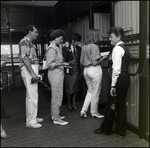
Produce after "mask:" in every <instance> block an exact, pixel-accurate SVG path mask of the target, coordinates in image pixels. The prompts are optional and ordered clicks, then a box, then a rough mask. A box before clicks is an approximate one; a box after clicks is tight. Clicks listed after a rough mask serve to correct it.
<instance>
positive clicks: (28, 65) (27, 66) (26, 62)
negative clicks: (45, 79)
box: [22, 56, 38, 80]
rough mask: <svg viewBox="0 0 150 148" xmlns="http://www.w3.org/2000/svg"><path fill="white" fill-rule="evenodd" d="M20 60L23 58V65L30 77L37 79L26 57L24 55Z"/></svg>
mask: <svg viewBox="0 0 150 148" xmlns="http://www.w3.org/2000/svg"><path fill="white" fill-rule="evenodd" d="M22 60H23V62H24V65H25V67H26V68H27V70H28V71H29V73H30V74H31V77H32V78H33V79H34V80H38V76H37V75H36V74H35V72H34V71H33V69H32V67H31V64H30V61H29V59H28V57H26V56H25V57H24V58H23V59H22Z"/></svg>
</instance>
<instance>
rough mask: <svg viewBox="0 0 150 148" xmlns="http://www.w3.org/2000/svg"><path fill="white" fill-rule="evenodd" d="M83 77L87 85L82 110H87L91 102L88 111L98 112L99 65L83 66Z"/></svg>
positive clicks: (100, 79) (100, 77)
mask: <svg viewBox="0 0 150 148" xmlns="http://www.w3.org/2000/svg"><path fill="white" fill-rule="evenodd" d="M84 78H85V81H86V84H87V87H88V90H87V94H86V97H85V100H84V104H83V107H82V110H84V111H87V110H88V108H89V105H90V103H91V110H90V113H91V114H93V113H98V102H99V95H100V91H101V85H102V69H101V66H100V65H98V66H89V67H85V68H84Z"/></svg>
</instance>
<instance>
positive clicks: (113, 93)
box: [110, 87, 116, 97]
mask: <svg viewBox="0 0 150 148" xmlns="http://www.w3.org/2000/svg"><path fill="white" fill-rule="evenodd" d="M110 94H111V96H113V97H115V96H116V88H115V87H111V89H110Z"/></svg>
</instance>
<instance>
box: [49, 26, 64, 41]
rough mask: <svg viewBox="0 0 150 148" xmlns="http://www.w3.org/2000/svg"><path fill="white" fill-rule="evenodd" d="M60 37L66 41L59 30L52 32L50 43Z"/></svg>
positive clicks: (62, 32)
mask: <svg viewBox="0 0 150 148" xmlns="http://www.w3.org/2000/svg"><path fill="white" fill-rule="evenodd" d="M60 36H62V37H63V39H64V40H65V39H66V33H65V32H64V31H63V30H61V29H56V30H53V31H52V32H51V34H50V41H52V40H55V39H56V38H57V37H60Z"/></svg>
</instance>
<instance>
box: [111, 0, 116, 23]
mask: <svg viewBox="0 0 150 148" xmlns="http://www.w3.org/2000/svg"><path fill="white" fill-rule="evenodd" d="M114 25H115V13H114V2H113V1H111V26H114Z"/></svg>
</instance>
